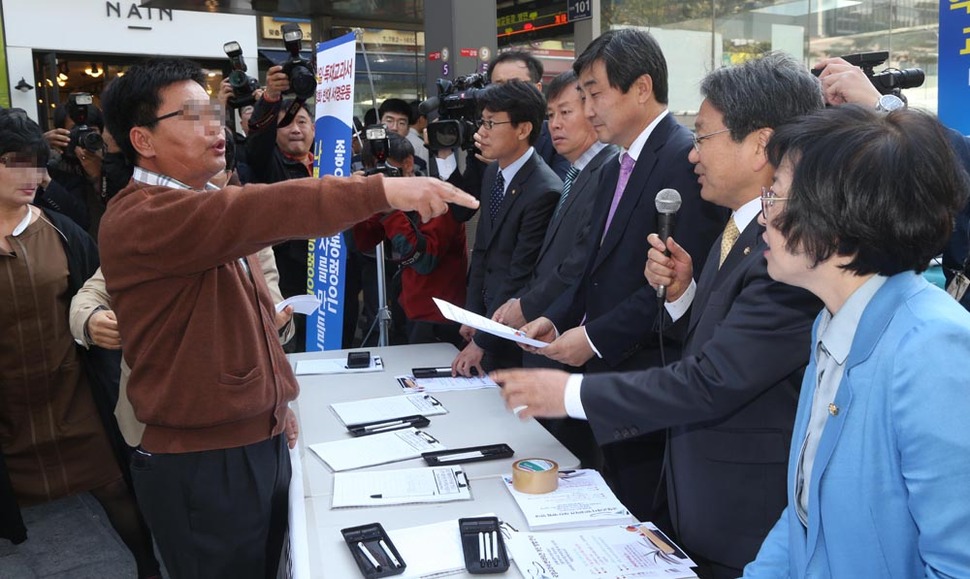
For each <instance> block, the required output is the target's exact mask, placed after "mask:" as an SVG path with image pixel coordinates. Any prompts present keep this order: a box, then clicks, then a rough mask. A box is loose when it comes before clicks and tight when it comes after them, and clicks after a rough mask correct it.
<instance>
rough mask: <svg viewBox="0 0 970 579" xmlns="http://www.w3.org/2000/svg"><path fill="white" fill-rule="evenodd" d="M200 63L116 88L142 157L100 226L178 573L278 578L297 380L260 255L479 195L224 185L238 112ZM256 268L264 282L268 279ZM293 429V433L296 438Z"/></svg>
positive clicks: (409, 187)
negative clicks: (212, 97)
mask: <svg viewBox="0 0 970 579" xmlns="http://www.w3.org/2000/svg"><path fill="white" fill-rule="evenodd" d="M203 83H204V76H203V73H202V71H201V70H200V69H199V68H198V66H197V65H195V64H192V63H189V62H187V61H176V60H166V61H153V62H150V63H148V64H145V65H136V66H133V67H132V68H131V69H130V70H129V71H128V73H127V74H126V75H125V76H124V77H122V78H119V79H117V80H115V81H114V82H113V83H112V84H111V86H110V87H109V89H108V90H107V91H106V92H105V94H104V95H103V97H102V103H103V105H104V111H105V117H106V119H107V122H108V126H109V130H110V131H111V133H112V134H113V135H116V136H117V137H118V138H117V140H118V144H119V146H120V147H121V149H122V151H123V152H124V153H125V154H126V156H127V157H128V158H129V160H130V161H131V162H132V163H133V164H134V165H135V171H134V175H133V177H132V181H131V183H129V185H128V187H126V188H125V189H124V190H122V191H121V192H120V193H118V195H117V196H116V197H115V198H114V199H112V201H111V203H110V204H109V207H108V210H107V212H106V213H105V216H104V218H103V220H102V223H101V232H100V241H101V247H102V248H103V249H102V269H103V272H104V276H105V280H106V282H107V288H108V292H109V293H110V294H111V296H112V299H113V304H114V309H115V312H116V315H117V318H118V326H119V329H120V331H121V339H122V342H123V343H124V357H125V360H126V362H127V363H128V365H129V366H130V367H131V368H132V372H131V377H130V381H129V383H128V397H129V400H130V401H131V404H132V407H133V408H134V411H135V415H136V417H137V418H138V420H139V421H140V422H143V423H145V425H146V426H145V432H144V435H143V437H142V443H141V446H140V447H139V448H138V449H137V450H136V452H135V455H134V456H133V458H132V464H131V469H132V476H133V479H134V483H135V489H136V493H137V495H138V502H139V506H140V507H141V508H142V511H143V513H144V515H145V518H146V520H147V521H148V524H149V526H150V527H151V530H152V533H153V534H154V536H155V539H156V542H157V543H158V547H159V551H160V552H161V555H162V559H163V560H164V562H165V566H166V568H167V569H168V571H169V572H170V574H171V575H172V577H178V578H183V577H189V578H195V577H198V578H203V577H204V578H210V577H275V575H276V567H277V565H278V561H279V557H280V552H281V548H282V543H283V536H284V530H285V526H286V518H287V515H286V512H287V487H288V485H289V478H290V463H289V455H288V453H287V451H286V447H285V446H284V445H285V444H286V443H287V442H289V444H290V446H291V447H292V446H293V445H294V444H295V442H296V432H297V426H296V419H295V417H294V415H293V414H292V412H291V411H290V410H289V408H288V406H287V403H288V402H290V401H291V400H293V399H294V398H296V395H297V392H298V386H297V383H296V379H295V377H294V376H293V372H292V371H291V369H290V366H289V364H288V362H287V361H286V358H285V356H284V354H283V350H282V348H281V347H280V344H279V341H278V339H277V337H276V327H275V324H274V315H273V312H274V309H273V303H272V299H271V298H270V294H269V291H268V289H267V286H266V281H265V279H264V278H263V276H262V275H259V271H260V270H259V264H258V263H257V261H256V259H255V257H254V255H253V254H255V253H256V252H257V251H259V250H260V249H262V248H264V247H266V246H269V245H272V244H274V243H278V242H280V241H283V240H286V239H291V238H311V237H325V236H329V235H332V234H334V233H336V232H338V231H340V230H342V229H346V228H347V227H350V226H351V225H353V224H354V223H355V222H357V221H360V220H363V219H365V218H367V217H368V216H370V215H372V214H373V213H376V212H378V211H386V210H388V209H392V208H393V209H401V210H405V211H407V210H417V211H418V212H419V213H420V214H421V217H422V218H423V219H425V220H427V219H430V218H431V217H433V216H435V215H439V214H441V213H443V212H444V211H446V210H447V209H448V203H457V204H459V205H465V206H469V207H474V206H476V205H477V201H475V200H474V199H473V198H472V197H470V196H469V195H467V194H464V193H462V192H460V191H459V190H457V189H456V188H455V187H452V186H451V185H449V184H447V183H444V182H441V181H436V180H431V179H418V178H412V179H389V180H387V181H384V180H383V178H382V177H380V176H375V177H369V178H336V177H324V178H322V179H297V180H292V181H285V182H282V183H277V184H274V185H248V186H244V187H226V188H224V189H217V188H214V187H212V186H209V185H208V182H209V179H211V178H212V177H213V176H214V175H216V174H217V173H218V172H220V171H222V170H223V168H224V166H225V155H224V154H225V134H224V130H223V126H222V124H223V118H224V116H223V114H222V111H220V110H218V106H217V105H215V104H214V103H211V102H210V101H209V96H208V94H207V93H206V91H205V89H204V88H203V86H204V84H203ZM254 273H255V275H254ZM284 434H285V436H284Z"/></svg>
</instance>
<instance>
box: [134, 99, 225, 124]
mask: <svg viewBox="0 0 970 579" xmlns="http://www.w3.org/2000/svg"><path fill="white" fill-rule="evenodd" d="M177 116H181V117H182V118H184V119H185V120H187V121H194V122H202V123H210V122H213V121H218V122H220V123H221V122H223V121H224V120H225V111H224V110H223V108H222V105H221V104H219V103H215V102H209V101H205V102H199V101H189V102H187V103H185V104H184V105H182V108H180V109H179V110H177V111H172V112H170V113H165V114H163V115H158V116H157V117H155V118H154V119H152V120H150V121H148V122H147V123H142V124H141V126H142V127H148V126H151V125H154V124H155V123H158V122H161V121H164V120H165V119H170V118H172V117H177Z"/></svg>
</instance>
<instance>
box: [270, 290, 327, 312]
mask: <svg viewBox="0 0 970 579" xmlns="http://www.w3.org/2000/svg"><path fill="white" fill-rule="evenodd" d="M286 306H293V313H294V314H303V315H304V316H309V315H310V314H312V313H313V312H315V311H317V308H319V307H320V298H318V297H317V296H311V295H310V294H301V295H296V296H292V297H288V298H286V299H285V300H283V301H281V302H280V303H278V304H276V311H277V312H282V311H283V308H285V307H286Z"/></svg>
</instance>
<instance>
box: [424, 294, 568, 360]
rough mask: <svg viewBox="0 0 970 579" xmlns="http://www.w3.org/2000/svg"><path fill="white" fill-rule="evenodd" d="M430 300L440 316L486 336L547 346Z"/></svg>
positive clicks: (483, 319) (443, 302)
mask: <svg viewBox="0 0 970 579" xmlns="http://www.w3.org/2000/svg"><path fill="white" fill-rule="evenodd" d="M431 299H432V300H434V303H435V305H436V306H438V309H439V310H440V311H441V315H443V316H444V317H446V318H448V319H449V320H451V321H453V322H458V323H459V324H464V325H466V326H471V327H473V328H475V329H476V330H481V331H483V332H485V333H487V334H492V335H493V336H498V337H499V338H505V339H506V340H512V341H513V342H518V343H520V344H525V345H526V346H534V347H536V348H545V347H546V346H548V345H549V344H548V343H547V342H542V341H539V340H534V339H532V338H530V337H528V336H526V335H525V334H523V333H522V332H520V331H519V330H516V329H515V328H510V327H508V326H503V325H502V324H500V323H498V322H496V321H494V320H490V319H488V318H486V317H484V316H480V315H478V314H476V313H475V312H470V311H468V310H466V309H462V308H459V307H458V306H456V305H455V304H452V303H449V302H446V301H445V300H442V299H438V298H431Z"/></svg>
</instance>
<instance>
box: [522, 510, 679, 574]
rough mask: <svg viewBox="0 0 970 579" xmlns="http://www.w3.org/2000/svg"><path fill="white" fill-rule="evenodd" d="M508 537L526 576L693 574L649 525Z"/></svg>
mask: <svg viewBox="0 0 970 579" xmlns="http://www.w3.org/2000/svg"><path fill="white" fill-rule="evenodd" d="M510 535H511V536H510V537H508V538H507V539H506V541H505V544H506V546H507V547H508V548H509V550H511V551H512V552H513V553H514V554H515V559H514V561H515V565H516V566H517V567H518V568H519V571H520V572H521V573H522V575H523V576H525V577H558V578H559V579H588V578H589V577H590V570H592V569H595V570H596V575H597V576H598V577H642V578H648V579H652V578H658V579H659V578H661V577H663V578H665V579H679V578H683V577H696V575H695V574H694V572H693V571H691V569H690V568H691V567H693V566H694V562H693V561H691V560H690V559H689V558H688V557H687V555H685V554H684V552H683V550H681V549H680V548H679V547H678V546H677V545H676V544H674V542H673V541H671V540H670V539H669V538H667V536H666V535H664V534H663V533H662V532H661V531H659V530H658V529H657V527H656V526H655V525H654V524H653V523H638V524H633V525H626V526H615V527H595V528H592V529H575V530H572V531H543V532H541V533H524V532H519V533H510ZM537 570H541V571H542V572H543V573H544V575H537V574H536V571H537Z"/></svg>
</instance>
